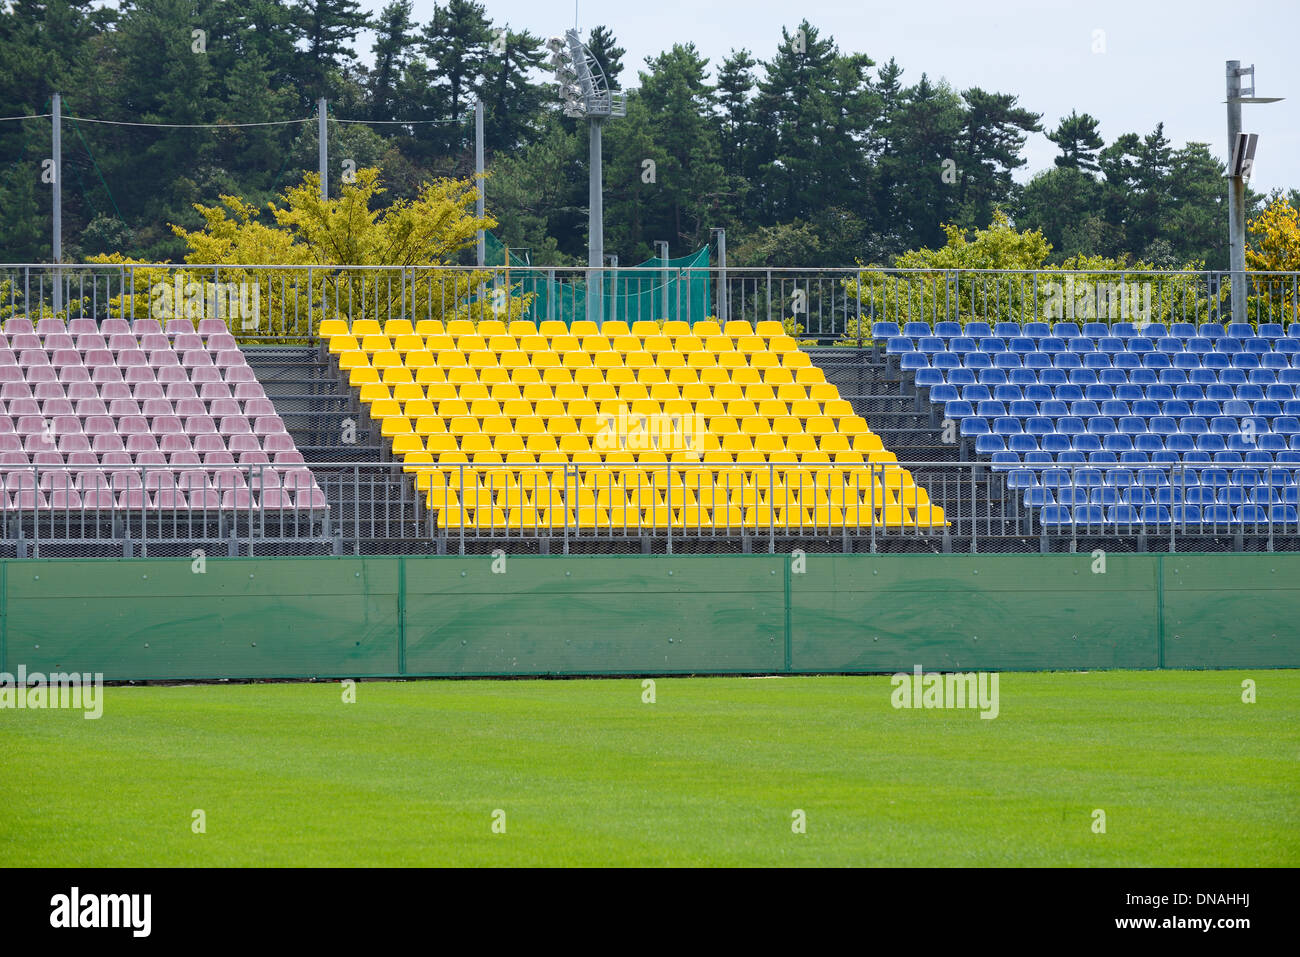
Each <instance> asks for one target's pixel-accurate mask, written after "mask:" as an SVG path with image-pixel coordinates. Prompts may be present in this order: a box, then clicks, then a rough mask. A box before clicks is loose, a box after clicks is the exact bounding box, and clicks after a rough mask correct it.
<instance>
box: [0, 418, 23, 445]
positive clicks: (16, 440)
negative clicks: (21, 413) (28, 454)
mask: <svg viewBox="0 0 1300 957" xmlns="http://www.w3.org/2000/svg"><path fill="white" fill-rule="evenodd" d="M5 421H6V422H8V424H9V427H10V428H13V422H12V421H10V420H8V419H6V420H5ZM22 448H23V439H22V436H20V435H18V434H17V433H14V432H4V433H0V452H21V451H22Z"/></svg>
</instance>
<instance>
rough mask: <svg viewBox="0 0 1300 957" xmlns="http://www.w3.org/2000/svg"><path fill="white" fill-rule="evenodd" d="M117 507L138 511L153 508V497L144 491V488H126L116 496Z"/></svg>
mask: <svg viewBox="0 0 1300 957" xmlns="http://www.w3.org/2000/svg"><path fill="white" fill-rule="evenodd" d="M117 507H118V508H122V509H131V510H133V511H137V512H138V511H142V510H144V509H147V508H153V499H152V498H150V497H149V495H147V494H146V493H145V491H144V489H128V490H127V491H125V492H121V493H120V494H119V495H118V496H117Z"/></svg>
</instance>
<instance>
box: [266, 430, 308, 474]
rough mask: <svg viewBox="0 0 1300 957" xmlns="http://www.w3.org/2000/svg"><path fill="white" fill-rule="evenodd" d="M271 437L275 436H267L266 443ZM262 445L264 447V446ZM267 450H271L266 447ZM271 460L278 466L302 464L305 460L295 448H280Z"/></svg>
mask: <svg viewBox="0 0 1300 957" xmlns="http://www.w3.org/2000/svg"><path fill="white" fill-rule="evenodd" d="M273 438H275V436H267V440H268V443H269V440H270V439H273ZM263 447H264V448H265V446H263ZM267 451H268V452H270V451H271V450H270V449H269V448H267ZM272 461H273V462H275V464H276V466H277V467H278V466H288V465H302V464H304V462H305V461H306V460H305V459H304V458H303V457H302V453H301V452H299V451H298V450H297V449H291V450H285V449H281V450H279V451H277V452H276V453H275V455H274V457H273V458H272Z"/></svg>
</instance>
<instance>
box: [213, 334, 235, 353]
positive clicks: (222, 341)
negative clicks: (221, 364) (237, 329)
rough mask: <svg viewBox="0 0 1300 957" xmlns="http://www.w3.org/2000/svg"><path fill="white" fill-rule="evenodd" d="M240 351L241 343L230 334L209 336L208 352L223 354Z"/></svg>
mask: <svg viewBox="0 0 1300 957" xmlns="http://www.w3.org/2000/svg"><path fill="white" fill-rule="evenodd" d="M238 349H239V343H238V342H236V341H235V337H234V336H232V335H230V333H221V334H220V335H213V336H208V351H209V352H216V353H223V352H231V351H234V350H238Z"/></svg>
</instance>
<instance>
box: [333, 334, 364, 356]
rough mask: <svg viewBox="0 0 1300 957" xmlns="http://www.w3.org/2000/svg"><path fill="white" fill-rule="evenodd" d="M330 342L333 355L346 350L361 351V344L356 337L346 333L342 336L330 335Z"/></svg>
mask: <svg viewBox="0 0 1300 957" xmlns="http://www.w3.org/2000/svg"><path fill="white" fill-rule="evenodd" d="M328 344H329V353H330V355H332V356H336V355H339V354H341V353H344V352H360V351H361V344H360V343H359V342H357V340H356V338H355V337H354V336H349V335H346V334H344V335H341V336H332V337H330V339H329V340H328Z"/></svg>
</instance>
